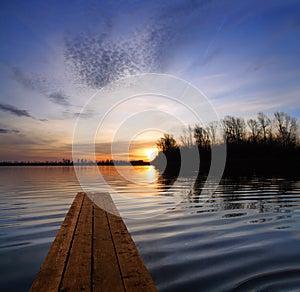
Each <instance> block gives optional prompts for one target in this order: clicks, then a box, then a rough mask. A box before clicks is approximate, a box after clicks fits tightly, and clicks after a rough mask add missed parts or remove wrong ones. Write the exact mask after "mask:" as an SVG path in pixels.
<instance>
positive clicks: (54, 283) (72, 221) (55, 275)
mask: <svg viewBox="0 0 300 292" xmlns="http://www.w3.org/2000/svg"><path fill="white" fill-rule="evenodd" d="M83 198H84V193H78V194H77V196H76V198H75V199H74V201H73V204H72V206H71V208H70V209H69V211H68V213H67V215H66V218H65V220H64V222H63V224H62V226H61V228H60V230H59V231H58V234H57V236H56V238H55V240H54V242H53V244H52V246H51V248H50V250H49V252H48V255H47V257H46V259H45V261H44V263H43V265H42V267H41V269H40V271H39V273H38V275H37V277H36V279H35V281H34V282H33V284H32V287H31V289H30V291H31V292H34V291H58V288H59V284H60V281H61V277H62V274H63V271H64V268H65V263H66V261H67V257H68V253H69V250H70V245H71V242H72V238H73V234H74V230H75V227H76V223H77V218H78V215H79V213H80V210H81V207H82V202H83Z"/></svg>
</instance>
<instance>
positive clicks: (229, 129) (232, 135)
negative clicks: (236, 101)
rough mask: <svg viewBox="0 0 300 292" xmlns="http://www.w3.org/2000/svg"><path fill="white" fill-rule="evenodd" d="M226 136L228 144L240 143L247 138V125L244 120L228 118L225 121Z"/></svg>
mask: <svg viewBox="0 0 300 292" xmlns="http://www.w3.org/2000/svg"><path fill="white" fill-rule="evenodd" d="M223 128H224V135H225V138H226V141H227V143H240V142H242V141H244V140H245V137H246V124H245V121H244V119H243V118H235V117H232V116H226V117H225V118H224V119H223Z"/></svg>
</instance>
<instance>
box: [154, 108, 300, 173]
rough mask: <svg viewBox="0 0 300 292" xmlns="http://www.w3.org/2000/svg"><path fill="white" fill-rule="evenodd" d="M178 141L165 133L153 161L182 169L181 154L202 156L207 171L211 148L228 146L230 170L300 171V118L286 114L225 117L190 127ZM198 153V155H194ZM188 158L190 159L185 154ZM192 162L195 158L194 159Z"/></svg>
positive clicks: (227, 168)
mask: <svg viewBox="0 0 300 292" xmlns="http://www.w3.org/2000/svg"><path fill="white" fill-rule="evenodd" d="M179 140H180V141H179V142H177V141H176V140H175V138H174V136H173V135H171V134H168V133H165V134H164V136H163V137H162V138H160V139H159V140H158V141H157V142H156V145H157V148H158V149H159V155H158V157H157V158H156V159H155V160H154V161H153V163H154V164H155V165H158V166H159V165H160V164H161V161H162V160H163V159H162V156H163V155H164V156H165V157H166V158H167V163H168V165H167V166H169V168H174V167H177V168H178V167H180V165H179V162H178V160H180V151H181V152H182V151H185V153H186V151H190V152H191V156H192V152H193V151H194V150H195V149H197V150H198V151H199V154H200V158H201V163H202V167H203V165H204V170H203V171H204V172H205V171H207V170H208V169H209V166H210V160H211V149H212V148H213V147H216V148H217V147H221V146H222V145H224V143H226V148H227V163H226V171H227V172H230V171H232V170H234V169H235V170H237V171H239V169H241V166H243V168H244V169H248V170H250V169H251V170H252V171H258V170H268V169H271V168H272V167H273V168H274V167H275V168H276V169H280V168H281V169H284V168H285V169H286V168H291V169H292V170H293V171H294V170H296V169H298V166H297V163H300V159H299V158H300V146H299V134H298V124H297V119H296V118H294V117H291V116H290V115H289V114H287V113H284V112H275V113H274V116H273V118H270V117H268V116H267V115H266V114H264V113H262V112H259V113H258V115H257V117H256V118H251V119H248V120H245V119H244V118H240V117H234V116H229V115H228V116H225V117H224V118H223V119H222V120H221V121H219V122H217V121H213V122H211V123H209V124H208V125H207V126H203V125H195V126H194V127H192V126H187V127H186V128H184V129H183V130H182V133H181V135H180V137H179ZM194 153H195V152H194ZM185 157H188V156H187V155H185ZM190 161H191V162H192V161H193V159H192V157H191V158H190Z"/></svg>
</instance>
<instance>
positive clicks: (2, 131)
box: [0, 128, 20, 134]
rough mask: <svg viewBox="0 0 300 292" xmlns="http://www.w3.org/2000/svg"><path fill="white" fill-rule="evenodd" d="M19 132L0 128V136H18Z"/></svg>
mask: <svg viewBox="0 0 300 292" xmlns="http://www.w3.org/2000/svg"><path fill="white" fill-rule="evenodd" d="M18 133H20V131H18V130H11V129H4V128H0V134H18Z"/></svg>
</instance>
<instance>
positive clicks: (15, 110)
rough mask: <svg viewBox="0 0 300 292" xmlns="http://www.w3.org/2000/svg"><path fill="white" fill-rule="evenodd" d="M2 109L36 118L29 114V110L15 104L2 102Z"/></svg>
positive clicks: (0, 106) (0, 108) (19, 115)
mask: <svg viewBox="0 0 300 292" xmlns="http://www.w3.org/2000/svg"><path fill="white" fill-rule="evenodd" d="M0 110H2V111H4V112H8V113H11V114H13V115H15V116H18V117H28V118H34V117H33V116H32V115H31V114H29V112H28V111H27V110H24V109H19V108H17V107H15V106H12V105H8V104H0Z"/></svg>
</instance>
